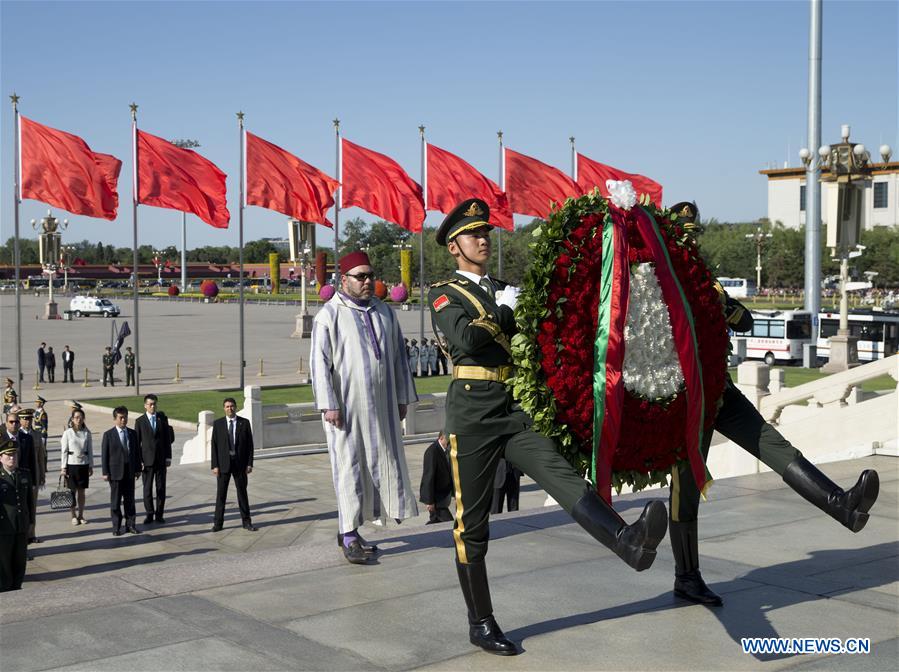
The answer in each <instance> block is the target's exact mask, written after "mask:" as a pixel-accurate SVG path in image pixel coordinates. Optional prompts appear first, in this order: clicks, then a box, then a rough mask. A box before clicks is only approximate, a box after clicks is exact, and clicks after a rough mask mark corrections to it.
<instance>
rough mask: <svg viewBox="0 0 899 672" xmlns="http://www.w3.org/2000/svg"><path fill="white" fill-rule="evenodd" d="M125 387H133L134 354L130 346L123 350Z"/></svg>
mask: <svg viewBox="0 0 899 672" xmlns="http://www.w3.org/2000/svg"><path fill="white" fill-rule="evenodd" d="M125 385H134V353H133V352H131V346H130V345H129V346H128V347H126V348H125Z"/></svg>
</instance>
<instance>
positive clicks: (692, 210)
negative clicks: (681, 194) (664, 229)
mask: <svg viewBox="0 0 899 672" xmlns="http://www.w3.org/2000/svg"><path fill="white" fill-rule="evenodd" d="M670 210H671V212H672V214H675V215H677V223H678V224H680V225H681V226H683V227H684V228H685V229H686V230H687V231H689V230H690V229H693V228H696V227H697V226H698V225H699V206H697V205H696V201H693V202H692V203H690V202H688V201H681V202H680V203H675V204H674V205H672V206H671V208H670Z"/></svg>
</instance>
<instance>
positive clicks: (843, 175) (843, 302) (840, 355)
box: [799, 124, 892, 373]
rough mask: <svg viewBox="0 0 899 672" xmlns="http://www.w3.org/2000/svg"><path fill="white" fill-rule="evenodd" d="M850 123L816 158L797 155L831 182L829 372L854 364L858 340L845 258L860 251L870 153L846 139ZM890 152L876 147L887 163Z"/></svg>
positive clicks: (806, 151) (802, 152)
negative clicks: (834, 295)
mask: <svg viewBox="0 0 899 672" xmlns="http://www.w3.org/2000/svg"><path fill="white" fill-rule="evenodd" d="M849 135H850V126H849V124H843V125H842V127H841V128H840V142H838V143H836V144H834V145H822V146H821V147H819V148H818V151H817V154H818V156H817V159H815V158H813V155H812V152H811V151H810V150H809V149H807V148H802V149H801V150H799V158H800V159H802V162H803V164H805V166H806V168H808V167H809V166H811V165H812V162H813V161H815V165H816V167H817V168H822V169H826V171H827V172H826V174H825V173H823V172H822V176H821V181H822V182H828V183H830V184H831V188H830V189H829V190H828V193H827V201H826V206H827V207H826V209H825V212H826V213H827V246H828V247H830V249H831V257H833V258H836V257H839V259H840V327H839V329H838V331H837V334H836V336H833V337H831V339H830V358H829V360H828V362H827V364H826V365H825V366H824V367H823V369H822V370H823V371H825V372H827V373H832V372H836V371H845V370H847V369H849V368H851V367H853V366H858V363H859V362H858V347H857V341H858V339H857V338H855V337H853V336H851V335H850V334H849V296H848V293H847V285H848V283H849V259H851V258H855V257H858V256H860V255H861V254H862V250H864V246H862V245H859V244H858V243H859V239H860V237H861V221H862V211H863V195H864V183H865V181H866V180H869V179H870V178H871V169H872V163H871V153H870V152H869V151H868V150H867V149H865V146H864V145H863V144H861V143H855V142H851V141H850V139H849ZM891 154H892V149H891V148H890V146H889V145H882V146H881V147H880V156H881V158H882V159H883V160H884V162H887V161H888V160H889V158H890V155H891Z"/></svg>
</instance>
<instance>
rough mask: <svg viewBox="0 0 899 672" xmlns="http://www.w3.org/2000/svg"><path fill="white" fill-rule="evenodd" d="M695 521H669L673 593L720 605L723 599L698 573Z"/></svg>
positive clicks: (697, 537) (709, 604) (693, 600)
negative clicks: (672, 559)
mask: <svg viewBox="0 0 899 672" xmlns="http://www.w3.org/2000/svg"><path fill="white" fill-rule="evenodd" d="M696 528H697V523H696V521H695V520H691V521H688V522H685V523H679V522H675V521H673V520H672V521H671V523H670V529H669V532H668V534H669V536H670V538H671V550H672V551H673V552H674V594H675V595H677V596H678V597H682V598H683V599H685V600H689V601H690V602H695V603H696V604H707V605H708V606H710V607H720V606H721V605H722V604H724V601H723V600H722V599H721V598H720V597H719V596H718V595H716V594H715V593H713V592H712V591H711V589H710V588H709V587H708V586H707V585H706V583H705V581H703V580H702V574H700V573H699V534H698V532H697V529H696Z"/></svg>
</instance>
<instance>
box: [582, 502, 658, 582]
mask: <svg viewBox="0 0 899 672" xmlns="http://www.w3.org/2000/svg"><path fill="white" fill-rule="evenodd" d="M571 517H572V518H574V520H575V522H577V523H578V524H579V525H580V526H581V527H583V528H584V529H585V530H587V532H589V533H590V535H591V536H592V537H593V538H594V539H596V540H597V541H598V542H599V543H601V544H602V545H603V546H605V547H606V548H608V549H611V550H612V551H614V552H615V555H617V556H618V557H619V558H621V559H622V560H624V561H625V562H626V563H627V564H628V565H630V566H631V567H633V568H634V569H636V570H637V571H638V572H642V571H643V570H644V569H649V567H650V565H652V562H653V560H655V557H656V547H657V546H658V545H659V542H660V541H662V539H664V537H665V530H667V529H668V512H667V511H666V510H665V505H664V504H663V503H662V502H661V501H659V500H653V501H652V502H650V503H649V504H647V505H646V506H645V507H644V508H643V513H641V514H640V517H639V518H638V519H637V522H635V523H633V524H632V525H628V524H627V523H625V522H624V520H623V519H622V518H621V516H619V515H618V514H617V513H616V512H615V510H614V509H613V508H612V507H611V506H609V505H608V504H606V502H605V500H604V499H602V498H601V497H600V496H599V495H597V494H596V493H595V492H594V491H593V490H592V489H589V488H588V489H587V491H586V492H585V493H584V495H583V496H582V497H581V498H580V499H579V500H577V503H576V504H575V505H574V508H573V509H572V511H571Z"/></svg>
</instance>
